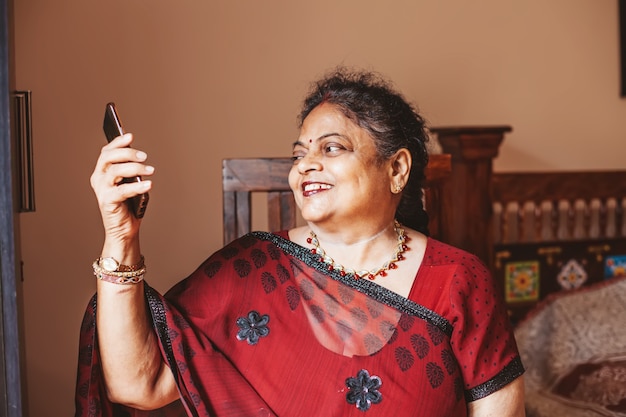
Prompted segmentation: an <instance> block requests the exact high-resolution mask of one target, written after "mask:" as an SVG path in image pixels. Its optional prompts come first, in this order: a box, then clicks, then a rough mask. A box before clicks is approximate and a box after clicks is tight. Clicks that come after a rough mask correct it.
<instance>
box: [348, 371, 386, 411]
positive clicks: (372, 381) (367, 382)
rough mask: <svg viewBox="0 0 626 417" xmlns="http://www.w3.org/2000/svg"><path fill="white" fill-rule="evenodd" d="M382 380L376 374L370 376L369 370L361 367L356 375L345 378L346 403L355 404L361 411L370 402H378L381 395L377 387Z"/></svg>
mask: <svg viewBox="0 0 626 417" xmlns="http://www.w3.org/2000/svg"><path fill="white" fill-rule="evenodd" d="M381 385H382V381H381V379H380V378H379V377H377V376H370V374H369V372H368V371H367V370H365V369H361V370H360V371H359V372H358V373H357V375H356V377H350V378H348V379H346V386H347V387H348V393H347V394H346V400H347V401H348V404H355V405H356V408H358V409H359V410H361V411H367V410H369V409H370V407H371V406H372V404H378V403H379V402H381V401H382V399H383V395H382V394H381V393H380V391H379V389H380V386H381Z"/></svg>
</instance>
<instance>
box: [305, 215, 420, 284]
mask: <svg viewBox="0 0 626 417" xmlns="http://www.w3.org/2000/svg"><path fill="white" fill-rule="evenodd" d="M393 229H394V231H395V232H396V234H397V235H398V243H397V246H396V251H395V252H394V254H393V257H392V258H391V259H390V260H389V261H387V262H385V263H384V265H383V266H381V267H380V268H377V269H372V270H361V271H355V270H354V269H350V268H346V267H344V266H343V265H341V264H339V263H337V262H335V261H334V259H333V258H331V257H330V256H328V255H326V251H324V249H322V247H321V246H320V242H319V240H318V239H317V235H316V234H315V232H313V231H312V230H311V232H310V235H311V236H310V237H308V238H307V240H306V241H307V243H309V244H311V245H313V246H314V247H313V248H312V249H311V253H313V254H314V255H318V256H319V257H320V261H322V262H324V263H325V264H327V265H328V270H329V271H333V270H337V271H339V274H340V275H341V276H342V277H345V276H346V275H352V276H354V278H355V279H361V278H367V279H370V280H372V281H373V280H375V279H376V277H377V276H381V277H384V276H387V271H389V270H390V269H396V268H397V267H398V265H396V262H399V261H401V260H403V259H404V255H403V253H404V252H406V251H408V250H409V247H408V246H407V245H406V243H407V242H408V241H409V238H408V237H407V236H406V234H405V233H404V229H403V228H402V226H401V225H400V223H398V221H397V220H394V226H393Z"/></svg>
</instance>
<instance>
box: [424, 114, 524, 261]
mask: <svg viewBox="0 0 626 417" xmlns="http://www.w3.org/2000/svg"><path fill="white" fill-rule="evenodd" d="M430 130H431V132H433V133H435V134H437V138H438V141H439V143H440V145H441V147H442V151H443V152H444V153H448V154H450V155H451V156H452V174H451V176H450V178H449V180H448V181H447V182H446V183H445V184H444V186H443V192H442V196H441V197H442V199H441V204H442V207H441V209H442V210H443V211H444V215H443V216H442V220H443V221H442V224H441V228H442V230H441V237H442V240H443V241H445V242H446V243H449V244H451V245H453V246H456V247H459V248H461V249H465V250H467V251H469V252H471V253H473V254H475V255H477V256H478V257H479V258H480V259H482V260H483V262H485V263H486V264H487V265H488V266H489V267H490V268H491V266H492V265H493V263H492V253H493V250H492V247H493V233H492V226H491V222H492V212H493V207H492V194H491V176H492V174H493V159H494V158H495V157H496V156H497V155H498V150H499V147H500V144H501V143H502V140H503V139H504V134H505V133H506V132H510V131H511V130H512V129H511V127H510V126H481V127H437V128H431V129H430ZM445 211H448V213H445Z"/></svg>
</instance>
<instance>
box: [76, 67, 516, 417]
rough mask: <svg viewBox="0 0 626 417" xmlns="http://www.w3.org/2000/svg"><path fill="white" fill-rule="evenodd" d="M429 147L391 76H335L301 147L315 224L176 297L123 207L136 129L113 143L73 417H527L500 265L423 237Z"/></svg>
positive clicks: (95, 181) (213, 261)
mask: <svg viewBox="0 0 626 417" xmlns="http://www.w3.org/2000/svg"><path fill="white" fill-rule="evenodd" d="M426 140H427V135H426V133H425V127H424V121H423V120H422V118H421V117H420V116H419V115H418V114H417V113H416V111H415V110H414V109H413V108H412V106H411V105H410V104H408V103H407V102H406V101H405V100H404V98H403V97H402V96H401V95H400V94H399V93H397V92H395V91H394V90H393V89H392V88H391V86H390V85H389V84H388V83H387V82H385V81H384V80H382V79H380V77H378V76H377V75H375V74H371V73H361V72H356V73H350V72H348V71H345V70H338V71H336V72H334V73H332V74H330V75H329V76H327V77H326V78H324V79H323V80H321V81H320V82H318V83H316V84H315V85H314V87H313V90H312V92H311V93H310V95H309V96H308V97H307V98H306V100H305V102H304V106H303V110H302V113H301V115H300V135H299V137H298V139H297V140H296V141H295V142H294V144H293V168H292V169H291V172H290V174H289V183H290V185H291V188H292V190H293V193H294V196H295V199H296V201H297V204H298V206H299V207H300V210H301V212H302V217H303V218H304V220H305V221H306V226H303V227H297V228H295V229H292V230H287V231H281V232H278V233H264V232H256V233H251V234H249V235H247V236H244V237H242V238H240V239H238V240H236V241H234V242H233V243H231V244H229V245H228V246H226V247H225V248H223V249H221V250H220V251H218V252H217V253H215V254H213V255H212V256H211V257H209V258H208V259H207V260H206V261H205V262H204V263H203V264H202V265H201V266H200V267H199V268H198V269H197V270H196V271H195V272H194V273H193V274H192V275H191V276H190V277H188V278H186V279H185V280H183V281H181V282H180V283H179V284H177V285H176V286H174V287H173V288H172V289H171V290H170V291H169V292H168V293H167V294H166V295H165V296H161V295H159V294H158V293H156V292H155V291H154V290H152V289H151V288H150V287H148V286H147V285H146V284H145V283H144V282H143V281H142V278H143V273H144V272H145V267H144V265H143V257H142V256H141V251H140V246H139V237H138V236H139V225H140V221H139V220H138V219H136V218H134V217H133V215H132V214H131V213H130V212H129V210H128V208H127V205H126V204H124V201H125V200H126V199H127V198H130V197H132V196H134V195H137V194H140V193H145V192H147V191H148V190H149V189H150V188H151V182H150V181H149V180H147V181H142V182H139V183H122V182H121V180H122V178H125V177H134V176H138V175H141V176H146V177H149V176H150V174H152V172H153V168H152V167H150V166H148V165H146V164H145V161H146V154H145V153H143V152H141V151H137V150H133V149H131V148H129V147H128V145H130V144H131V142H132V135H124V136H121V137H118V138H117V139H115V140H114V141H113V142H111V143H110V144H108V145H106V146H105V147H104V148H103V150H102V153H101V155H100V158H99V159H98V162H97V165H96V168H95V170H94V173H93V175H92V177H91V184H92V186H93V189H94V191H95V194H96V196H97V199H98V202H99V206H100V211H101V214H102V219H103V223H104V228H105V243H104V247H103V249H102V254H101V258H100V259H99V260H98V261H96V262H95V263H94V271H95V274H96V276H97V277H98V278H99V279H98V280H97V281H98V290H97V297H94V299H93V301H92V302H91V304H90V307H89V309H88V311H87V314H86V316H85V321H84V324H83V329H82V333H81V346H82V349H81V358H80V363H79V378H78V386H77V394H76V399H77V415H79V416H112V415H116V416H117V415H137V416H139V415H154V416H157V415H158V416H218V417H222V416H283V417H286V416H289V417H294V416H360V415H363V413H367V415H370V416H395V417H401V416H423V417H427V416H451V417H459V416H466V415H469V416H473V417H479V416H500V417H503V416H523V415H524V408H523V382H522V377H521V375H522V374H523V372H524V371H523V367H522V364H521V361H520V359H519V356H518V352H517V347H516V344H515V340H514V338H513V336H512V333H511V329H510V326H509V324H508V320H507V316H506V314H505V311H504V309H503V306H502V303H501V301H500V299H499V296H498V293H497V291H496V290H494V284H493V282H492V279H491V277H490V275H489V273H488V271H487V270H486V268H485V267H484V265H483V264H482V263H481V262H480V261H479V260H478V259H477V258H476V257H474V256H472V255H470V254H468V253H465V252H463V251H461V250H459V249H456V248H453V247H450V246H447V245H445V244H443V243H441V242H438V241H436V240H434V239H432V238H429V237H427V234H428V230H427V215H426V213H425V212H424V209H423V206H422V200H421V198H422V191H421V182H422V180H423V178H424V168H425V166H426V163H427V160H428V156H427V152H426V146H425V144H426ZM111 264H113V265H114V267H115V268H112V267H111V266H110V265H111ZM96 300H97V308H96ZM96 329H97V331H96ZM140 410H156V411H152V412H151V411H140Z"/></svg>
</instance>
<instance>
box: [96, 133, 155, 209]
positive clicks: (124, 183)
mask: <svg viewBox="0 0 626 417" xmlns="http://www.w3.org/2000/svg"><path fill="white" fill-rule="evenodd" d="M132 139H133V137H132V134H125V135H123V136H118V137H117V138H115V139H114V140H113V141H111V142H110V143H108V144H107V145H106V146H104V147H103V148H102V151H101V152H100V157H99V158H98V161H97V163H96V167H95V169H94V172H93V173H92V175H91V178H90V182H91V186H92V188H93V189H94V191H95V193H96V196H97V197H98V200H99V201H100V203H101V204H111V203H114V204H116V203H121V202H123V201H124V200H126V199H127V198H129V197H133V196H135V195H137V194H142V193H145V192H147V191H148V190H150V188H151V187H152V182H151V181H149V180H143V181H139V182H130V181H128V180H127V179H129V178H130V179H134V178H137V177H149V176H150V175H152V174H153V173H154V167H152V166H150V165H147V164H145V161H146V159H147V157H148V156H147V155H146V153H145V152H143V151H140V150H137V149H132V148H130V147H129V145H130V144H131V143H132Z"/></svg>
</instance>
